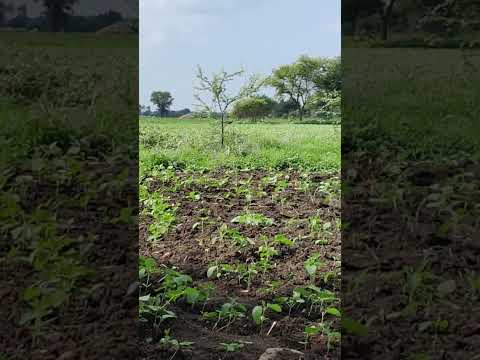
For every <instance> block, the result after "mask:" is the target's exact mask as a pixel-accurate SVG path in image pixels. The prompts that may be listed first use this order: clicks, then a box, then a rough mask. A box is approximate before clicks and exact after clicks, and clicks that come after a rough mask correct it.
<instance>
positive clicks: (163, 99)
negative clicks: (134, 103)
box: [150, 91, 174, 117]
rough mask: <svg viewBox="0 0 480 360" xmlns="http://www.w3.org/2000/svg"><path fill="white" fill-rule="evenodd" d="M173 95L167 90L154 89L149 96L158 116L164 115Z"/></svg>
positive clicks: (170, 104)
mask: <svg viewBox="0 0 480 360" xmlns="http://www.w3.org/2000/svg"><path fill="white" fill-rule="evenodd" d="M173 100H174V99H173V97H172V95H171V94H170V93H169V92H168V91H154V92H152V95H151V96H150V101H151V102H152V103H153V104H155V106H156V107H157V109H158V112H159V113H160V116H161V117H163V116H166V115H167V114H168V110H169V109H170V106H172V103H173Z"/></svg>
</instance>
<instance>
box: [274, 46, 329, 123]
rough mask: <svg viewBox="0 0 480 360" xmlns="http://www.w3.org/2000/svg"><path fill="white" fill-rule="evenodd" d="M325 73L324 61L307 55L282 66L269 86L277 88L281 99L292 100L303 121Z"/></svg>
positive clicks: (276, 70)
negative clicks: (308, 105) (319, 79)
mask: <svg viewBox="0 0 480 360" xmlns="http://www.w3.org/2000/svg"><path fill="white" fill-rule="evenodd" d="M322 71H323V60H322V59H321V58H313V57H309V56H306V55H303V56H301V57H300V58H299V59H298V60H297V61H296V62H294V63H293V64H289V65H282V66H280V67H279V68H277V69H274V70H273V73H272V75H271V76H270V78H269V79H268V84H269V85H270V86H272V87H273V88H275V90H276V94H277V96H278V97H279V98H281V99H285V98H287V99H290V100H291V101H293V102H294V103H295V104H296V107H297V110H298V112H299V117H300V120H303V115H304V113H305V108H306V106H307V104H308V102H309V100H310V98H311V97H312V95H313V94H315V90H316V84H315V82H316V81H318V78H319V76H320V75H319V74H320V73H321V72H322Z"/></svg>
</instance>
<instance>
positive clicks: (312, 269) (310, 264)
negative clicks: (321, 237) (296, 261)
mask: <svg viewBox="0 0 480 360" xmlns="http://www.w3.org/2000/svg"><path fill="white" fill-rule="evenodd" d="M320 257H321V255H320V254H318V253H315V254H313V255H312V256H310V257H309V258H308V259H307V261H305V263H304V267H305V271H306V272H307V274H308V276H309V277H310V282H311V283H312V284H314V283H315V278H316V274H317V271H318V268H319V267H320V266H321V265H322V262H321V261H320Z"/></svg>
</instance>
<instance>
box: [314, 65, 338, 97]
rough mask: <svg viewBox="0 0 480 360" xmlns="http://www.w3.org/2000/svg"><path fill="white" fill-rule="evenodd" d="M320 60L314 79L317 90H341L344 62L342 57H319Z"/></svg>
mask: <svg viewBox="0 0 480 360" xmlns="http://www.w3.org/2000/svg"><path fill="white" fill-rule="evenodd" d="M318 62H319V63H318V71H317V72H316V73H315V78H314V80H313V81H314V83H315V86H316V87H317V90H323V91H341V89H342V64H341V61H340V58H339V57H337V58H333V59H318Z"/></svg>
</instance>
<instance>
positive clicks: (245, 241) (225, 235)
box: [218, 224, 254, 248]
mask: <svg viewBox="0 0 480 360" xmlns="http://www.w3.org/2000/svg"><path fill="white" fill-rule="evenodd" d="M218 232H219V235H220V239H222V240H223V239H228V240H231V241H233V242H234V243H235V245H237V246H239V247H241V248H244V247H247V246H249V245H253V244H254V242H253V241H252V240H251V239H249V238H247V237H245V236H243V235H242V234H240V231H238V230H237V229H233V228H229V227H228V225H227V224H222V226H221V227H220V229H219V230H218Z"/></svg>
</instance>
